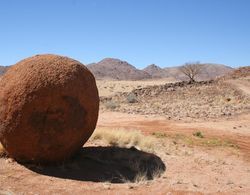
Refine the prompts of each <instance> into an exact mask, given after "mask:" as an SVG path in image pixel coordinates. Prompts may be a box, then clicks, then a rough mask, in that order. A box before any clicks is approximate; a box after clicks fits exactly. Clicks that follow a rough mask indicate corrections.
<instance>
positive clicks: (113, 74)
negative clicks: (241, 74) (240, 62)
mask: <svg viewBox="0 0 250 195" xmlns="http://www.w3.org/2000/svg"><path fill="white" fill-rule="evenodd" d="M200 66H202V68H201V69H202V72H201V74H200V75H199V76H198V78H197V79H198V80H208V79H213V78H216V77H219V76H223V75H225V74H227V73H229V72H231V71H232V70H233V68H231V67H229V66H226V65H222V64H212V63H203V64H200ZM87 67H88V69H89V70H90V71H91V72H92V73H93V74H94V75H95V77H96V78H97V79H113V80H143V79H161V78H173V79H177V80H185V76H184V75H183V73H181V72H180V69H179V67H178V66H175V67H167V68H161V67H159V66H157V65H155V64H151V65H149V66H147V67H146V68H144V69H142V70H140V69H137V68H136V67H134V66H133V65H131V64H129V63H128V62H126V61H122V60H119V59H114V58H105V59H103V60H101V61H100V62H98V63H92V64H88V65H87Z"/></svg>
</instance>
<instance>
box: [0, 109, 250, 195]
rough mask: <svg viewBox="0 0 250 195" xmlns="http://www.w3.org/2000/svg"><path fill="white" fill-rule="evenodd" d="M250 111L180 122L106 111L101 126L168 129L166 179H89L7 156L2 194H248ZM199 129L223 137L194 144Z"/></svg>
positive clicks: (162, 152) (1, 162) (1, 165)
mask: <svg viewBox="0 0 250 195" xmlns="http://www.w3.org/2000/svg"><path fill="white" fill-rule="evenodd" d="M249 116H250V115H242V116H238V117H237V118H234V119H231V120H227V121H217V122H211V121H209V122H199V123H186V122H183V123H181V122H178V123H177V122H175V121H168V120H166V119H164V118H162V117H153V118H152V117H146V116H142V115H131V114H124V113H115V112H104V113H100V117H99V122H98V128H101V127H108V128H123V129H127V130H134V129H137V130H141V131H142V132H143V133H145V134H147V135H151V134H152V133H153V132H159V133H160V132H161V133H165V134H166V136H165V134H164V136H162V138H159V139H158V140H159V144H161V145H160V146H162V147H160V146H159V150H158V151H156V155H158V156H159V157H160V158H161V160H162V161H163V162H164V163H165V165H166V171H165V172H164V174H163V175H162V176H161V177H160V178H157V179H154V180H152V181H145V182H141V183H124V184H113V183H110V182H94V181H88V179H87V181H86V179H85V180H83V179H82V180H81V179H76V178H75V177H73V178H67V177H66V178H65V177H60V176H51V175H46V174H40V173H39V172H37V171H32V169H29V168H27V167H26V166H23V165H20V164H18V163H16V162H14V161H12V160H10V159H4V158H2V159H0V173H1V174H0V194H70V193H71V194H82V193H84V194H100V193H101V194H135V193H136V194H152V193H154V194H167V193H169V194H194V193H197V194H203V193H219V194H247V193H248V192H249V191H250V158H249V157H250V156H249V154H250V141H249V140H250V139H249V138H250V120H249ZM196 131H201V132H202V133H203V135H204V137H205V138H203V139H205V140H208V141H213V140H214V139H215V138H218V139H220V142H218V143H217V142H215V144H212V145H210V144H209V143H207V144H200V142H199V140H200V139H202V138H195V139H194V142H192V143H190V142H189V141H190V139H189V138H192V139H193V137H194V136H193V135H192V134H193V133H194V132H196ZM160 135H162V134H160ZM180 135H183V136H185V137H181V136H180ZM178 136H179V137H178ZM186 138H188V139H186ZM197 140H198V141H197ZM223 140H224V141H228V140H230V143H231V144H232V145H223V144H220V143H221V141H223ZM87 145H88V146H91V145H93V143H88V144H87ZM41 169H42V168H41ZM73 169H74V167H73ZM85 171H86V170H85ZM81 174H84V172H82V173H81Z"/></svg>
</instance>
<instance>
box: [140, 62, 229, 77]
mask: <svg viewBox="0 0 250 195" xmlns="http://www.w3.org/2000/svg"><path fill="white" fill-rule="evenodd" d="M200 66H201V67H202V73H201V75H199V76H198V78H197V79H198V80H210V79H214V78H216V77H220V76H223V75H225V74H228V73H230V72H232V70H233V68H231V67H229V66H225V65H222V64H211V63H210V64H209V63H207V64H200ZM143 70H144V71H146V72H147V73H149V74H150V75H151V77H152V78H170V77H173V78H175V79H177V80H186V79H187V78H186V77H185V76H184V75H183V74H182V73H181V72H180V71H179V67H178V66H177V67H167V68H160V67H158V66H156V65H154V64H152V65H149V66H147V67H146V68H144V69H143Z"/></svg>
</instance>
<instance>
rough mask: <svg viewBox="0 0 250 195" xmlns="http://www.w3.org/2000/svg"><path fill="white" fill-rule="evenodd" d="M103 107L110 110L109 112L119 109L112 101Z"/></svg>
mask: <svg viewBox="0 0 250 195" xmlns="http://www.w3.org/2000/svg"><path fill="white" fill-rule="evenodd" d="M105 107H106V108H107V109H110V110H115V109H116V108H118V107H119V105H118V103H116V102H114V101H112V100H111V101H109V102H107V103H106V104H105Z"/></svg>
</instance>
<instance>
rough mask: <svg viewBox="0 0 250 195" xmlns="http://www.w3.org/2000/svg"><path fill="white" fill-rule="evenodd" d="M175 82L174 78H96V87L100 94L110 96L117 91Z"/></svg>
mask: <svg viewBox="0 0 250 195" xmlns="http://www.w3.org/2000/svg"><path fill="white" fill-rule="evenodd" d="M170 82H175V80H174V79H170V78H169V79H155V80H142V81H114V80H97V82H96V83H97V88H98V91H99V95H100V96H110V95H114V94H115V93H117V92H130V91H132V90H133V89H136V88H140V87H146V86H153V85H163V84H166V83H170Z"/></svg>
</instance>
